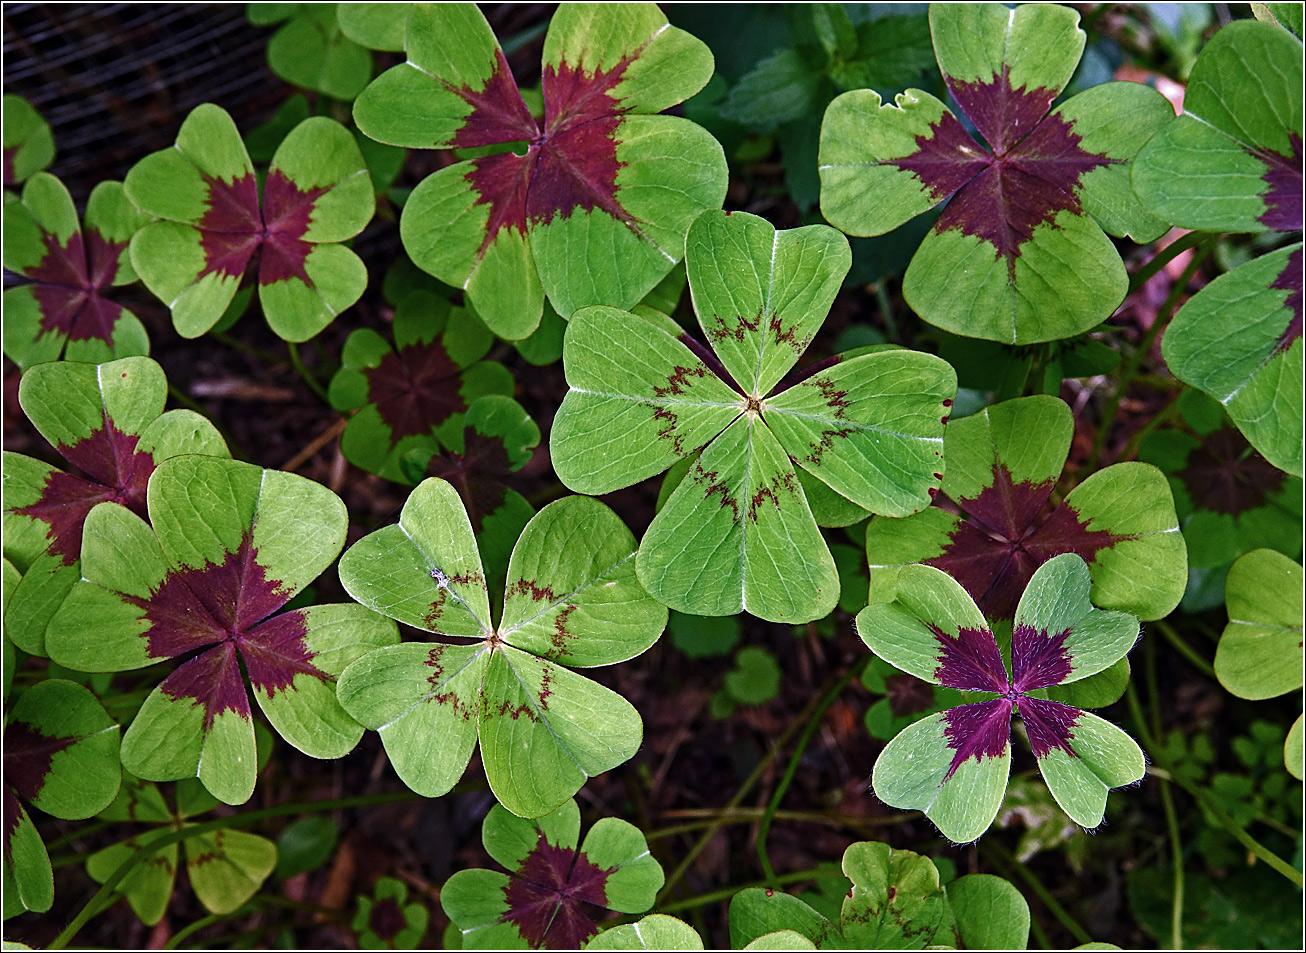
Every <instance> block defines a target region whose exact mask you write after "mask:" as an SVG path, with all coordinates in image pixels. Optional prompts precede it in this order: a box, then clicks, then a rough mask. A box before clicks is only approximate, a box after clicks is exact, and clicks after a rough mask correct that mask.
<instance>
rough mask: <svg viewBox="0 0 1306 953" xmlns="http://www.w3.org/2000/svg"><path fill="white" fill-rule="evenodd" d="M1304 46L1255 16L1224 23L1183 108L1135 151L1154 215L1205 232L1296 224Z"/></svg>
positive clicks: (1137, 180)
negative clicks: (1170, 121)
mask: <svg viewBox="0 0 1306 953" xmlns="http://www.w3.org/2000/svg"><path fill="white" fill-rule="evenodd" d="M1301 88H1302V45H1301V41H1300V40H1298V39H1297V38H1296V37H1294V36H1293V35H1292V34H1291V33H1289V32H1288V31H1287V30H1284V29H1281V28H1279V27H1278V26H1274V25H1272V24H1269V23H1259V22H1257V21H1255V20H1239V21H1236V22H1233V23H1229V24H1227V25H1226V26H1224V27H1221V29H1220V30H1219V32H1218V33H1216V34H1215V36H1213V37H1212V38H1211V39H1210V40H1209V41H1208V42H1207V44H1206V46H1205V47H1204V48H1203V49H1202V53H1201V55H1200V56H1199V57H1198V58H1197V62H1196V63H1195V64H1194V65H1193V70H1192V74H1191V76H1190V77H1189V80H1188V88H1187V90H1186V91H1185V93H1184V111H1183V115H1181V116H1180V117H1179V118H1178V119H1176V120H1175V121H1174V122H1173V123H1171V124H1170V125H1169V126H1167V127H1166V128H1165V129H1164V130H1162V131H1161V132H1159V133H1158V134H1157V135H1156V136H1155V137H1154V138H1152V139H1151V141H1149V142H1148V143H1147V145H1146V146H1145V147H1144V148H1143V149H1142V150H1141V151H1140V152H1139V153H1138V158H1137V160H1136V161H1135V163H1134V169H1133V182H1134V189H1135V191H1136V192H1137V193H1138V197H1139V198H1140V199H1141V200H1142V202H1143V204H1144V206H1146V207H1147V209H1148V210H1149V211H1151V212H1152V214H1154V215H1157V216H1159V217H1161V218H1163V219H1165V220H1166V221H1170V222H1173V223H1174V224H1176V225H1179V226H1181V227H1183V228H1194V229H1203V230H1206V231H1212V232H1260V231H1265V230H1267V229H1268V230H1270V231H1277V232H1291V231H1297V230H1299V229H1300V228H1301V227H1302V96H1301Z"/></svg>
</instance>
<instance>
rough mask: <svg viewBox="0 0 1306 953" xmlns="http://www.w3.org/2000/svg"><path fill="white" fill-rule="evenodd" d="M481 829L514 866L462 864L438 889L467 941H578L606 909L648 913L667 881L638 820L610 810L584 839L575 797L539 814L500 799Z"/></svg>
mask: <svg viewBox="0 0 1306 953" xmlns="http://www.w3.org/2000/svg"><path fill="white" fill-rule="evenodd" d="M481 837H482V840H483V841H484V843H485V849H486V851H487V852H488V853H489V855H490V856H491V857H493V858H494V859H495V860H496V861H498V862H499V863H500V864H502V865H503V866H504V867H505V868H506V869H507V870H508V871H509V872H508V873H507V874H503V873H499V872H497V871H493V870H477V869H471V870H461V871H459V872H458V873H456V874H454V875H453V876H452V877H450V878H449V880H448V881H446V883H445V885H444V887H443V889H441V891H440V903H441V905H442V906H443V907H444V912H445V913H446V914H447V915H448V916H449V919H450V920H452V921H453V922H454V924H455V925H456V926H457V927H458V929H459V930H461V931H462V935H463V948H464V949H469V950H486V949H488V950H493V949H519V950H520V949H534V950H539V949H548V950H574V949H579V948H580V947H581V946H582V945H583V944H584V943H585V941H586V940H588V939H589V938H590V937H592V936H594V934H595V933H597V932H598V927H597V925H596V924H595V922H594V921H595V918H596V917H597V916H599V915H601V913H602V911H603V910H615V911H617V912H619V913H643V912H644V911H645V910H647V909H648V908H649V907H651V906H652V905H653V900H654V898H655V897H656V896H657V892H658V890H659V889H660V888H661V887H662V882H663V879H664V878H663V875H662V866H661V865H660V864H659V863H658V862H657V860H655V859H654V858H653V856H652V854H650V853H649V849H648V844H647V842H646V841H645V840H644V835H643V834H642V833H640V831H639V828H637V827H635V826H633V825H631V824H627V823H626V822H625V821H622V820H618V819H617V818H615V817H605V818H601V819H600V820H599V821H598V822H596V823H595V824H594V826H593V827H591V828H590V830H589V833H587V834H586V835H585V840H584V842H581V839H580V809H579V808H578V807H577V806H576V802H575V801H574V800H570V799H569V800H567V801H565V802H564V803H563V804H562V806H561V807H559V808H558V809H557V810H556V811H553V812H552V813H551V814H548V815H545V816H543V817H539V818H536V819H535V820H528V819H525V818H521V817H515V816H514V815H513V814H511V813H510V812H509V811H506V810H504V808H503V807H502V806H501V805H498V804H496V805H495V806H494V807H492V808H490V813H489V814H488V815H486V818H485V824H484V825H483V826H482V828H481ZM578 844H579V845H580V846H579V847H577V845H578Z"/></svg>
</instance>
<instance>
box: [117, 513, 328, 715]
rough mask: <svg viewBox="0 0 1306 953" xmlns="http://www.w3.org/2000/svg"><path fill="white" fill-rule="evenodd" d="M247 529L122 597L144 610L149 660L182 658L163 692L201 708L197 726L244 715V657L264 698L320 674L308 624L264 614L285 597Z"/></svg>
mask: <svg viewBox="0 0 1306 953" xmlns="http://www.w3.org/2000/svg"><path fill="white" fill-rule="evenodd" d="M257 555H258V554H257V551H256V550H255V548H254V546H253V545H252V543H251V542H250V539H249V536H248V534H247V535H246V536H245V537H244V538H243V539H242V540H241V543H240V545H239V546H238V547H237V548H236V550H235V551H234V552H228V553H226V554H224V557H223V559H222V560H221V561H220V562H218V563H211V562H207V561H206V562H205V564H204V565H203V566H200V567H198V568H196V567H189V566H187V567H182V568H179V569H174V570H172V571H170V572H169V573H168V574H167V575H166V576H165V577H164V579H163V582H162V583H161V584H160V585H159V587H158V589H156V590H155V591H154V592H152V593H151V595H150V596H149V598H144V599H142V598H139V597H136V596H129V595H124V596H123V598H124V599H125V600H126V601H127V602H130V603H131V604H132V605H135V606H137V607H138V608H140V609H142V610H144V611H143V617H144V619H145V620H146V622H148V624H149V628H148V629H147V630H146V632H145V638H146V639H147V640H148V647H147V653H148V654H149V656H150V657H151V658H156V659H170V658H178V657H185V658H186V661H184V662H183V664H182V665H181V666H180V667H178V668H177V670H176V671H174V672H173V673H172V674H171V675H169V676H168V677H167V678H166V679H164V681H163V683H162V685H161V688H162V689H163V692H164V694H166V695H168V696H169V697H170V698H174V699H183V698H186V699H191V700H192V703H193V704H196V705H202V706H203V707H204V726H205V728H206V729H207V728H209V727H211V726H212V724H213V720H214V719H215V718H216V717H217V716H218V715H220V714H222V713H223V712H226V711H232V712H235V713H237V714H238V715H240V716H242V717H244V718H248V717H249V714H250V707H249V695H248V693H247V692H246V690H245V683H244V679H243V677H242V676H241V671H240V665H241V663H242V662H243V663H244V667H245V671H246V672H247V673H248V675H249V680H250V684H251V685H252V686H253V688H254V690H255V691H260V690H261V691H263V692H265V693H266V695H267V697H268V698H272V697H273V696H274V695H275V694H276V693H277V692H280V691H287V690H291V689H292V687H293V682H294V679H295V676H297V675H301V674H306V675H311V676H313V677H315V678H319V679H323V680H325V679H326V675H325V674H324V673H323V672H322V671H321V670H319V669H318V668H317V667H316V666H315V665H314V664H313V662H312V659H313V656H314V655H315V653H314V652H311V651H310V650H309V649H308V647H307V646H306V645H305V641H304V640H305V636H306V635H307V634H308V626H307V623H306V620H305V617H304V614H303V613H302V612H299V611H294V612H283V613H281V614H280V615H277V616H273V617H272V618H268V616H270V615H271V614H272V613H273V612H275V611H276V610H277V609H279V608H281V607H282V606H283V605H285V604H286V602H287V601H289V599H290V597H291V595H292V593H289V592H287V591H285V590H284V589H283V588H282V587H281V583H280V581H279V580H276V579H269V578H268V576H267V572H266V570H265V569H264V568H263V566H261V565H260V564H259V563H258V560H257Z"/></svg>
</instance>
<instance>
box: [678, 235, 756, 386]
mask: <svg viewBox="0 0 1306 953" xmlns="http://www.w3.org/2000/svg"><path fill="white" fill-rule="evenodd" d="M726 214H729V213H726ZM676 340H677V341H679V342H680V343H681V344H683V345H685V347H687V348H689V349H690V350H691V351H693V352H694V356H695V357H697V358H698V359H699V360H700V361H702V362H703V363H704V364H705V365H706V366H707V368H708V370H710V371H711V372H712V373H713V374H715V375H716V376H717V377H719V378H721V380H723V381H724V382H725V383H726V384H727V385H728V386H729V387H730V389H731V390H733V391H734V392H735V393H737V394H739V395H740V396H747V395H745V394H744V389H743V388H742V387H740V386H739V385H738V384H737V383H735V379H734V378H733V377H731V376H730V372H729V371H727V370H726V368H725V365H724V364H722V363H721V359H720V358H719V357H717V356H716V354H715V353H713V352H712V351H711V350H709V349H708V348H706V347H704V346H703V345H702V344H700V343H699V342H698V341H696V340H694V339H693V338H692V337H690V336H689V335H688V334H685V333H682V334H681V335H680V336H679V337H678V338H676ZM713 340H720V338H713ZM740 340H743V338H742V337H741V338H740Z"/></svg>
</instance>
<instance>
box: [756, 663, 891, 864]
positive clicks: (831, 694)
mask: <svg viewBox="0 0 1306 953" xmlns="http://www.w3.org/2000/svg"><path fill="white" fill-rule="evenodd" d="M870 661H871V655H870V654H869V653H867V654H866V655H863V656H862V657H861V659H859V660H858V662H857V663H856V664H855V665H853V666H852V667H851V668H850V669H848V671H847V672H846V673H844V676H843V677H842V678H840V679H839V681H837V682H835V683H834V685H832V686H830V689H829V690H828V691H827V692H826V693H825V694H824V695H823V696H822V697H821V700H820V701H819V702H818V703H817V705H816V708H815V710H813V712H812V714H811V716H810V717H809V718H808V719H807V727H806V728H804V729H803V733H802V734H801V735H800V736H799V737H798V744H796V745H795V746H794V753H793V754H792V755H790V756H789V764H788V766H787V767H786V768H785V773H784V776H783V777H782V778H781V779H780V783H779V784H777V785H776V788H775V791H774V792H772V794H771V800H770V802H769V803H768V804H767V805H766V811H765V812H764V813H763V814H762V821H761V823H760V824H759V825H758V828H757V859H758V861H759V862H761V864H762V875H763V876H764V877H766V880H767V882H768V883H772V884H775V882H776V881H775V868H774V867H772V866H771V856H770V854H769V853H768V852H767V849H766V840H767V837H768V836H769V835H770V833H771V822H772V821H773V820H775V814H776V811H778V810H779V809H780V802H781V801H782V800H784V796H785V793H786V792H787V791H788V790H789V785H790V784H792V783H793V780H794V775H795V774H797V773H798V762H799V761H801V760H802V757H803V752H804V751H806V750H807V745H808V743H809V742H810V741H811V740H812V735H814V734H815V733H816V729H817V728H818V727H819V726H820V724H821V719H822V718H823V717H824V716H825V713H826V712H827V711H828V710H829V708H830V706H831V705H833V704H834V702H835V699H837V698H838V697H839V694H840V693H841V692H842V691H843V690H844V689H845V688H847V687H848V683H849V682H851V681H852V680H853V679H854V678H856V677H857V676H858V675H860V674H861V673H862V670H863V669H865V668H866V666H867V664H868V663H869V662H870Z"/></svg>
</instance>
